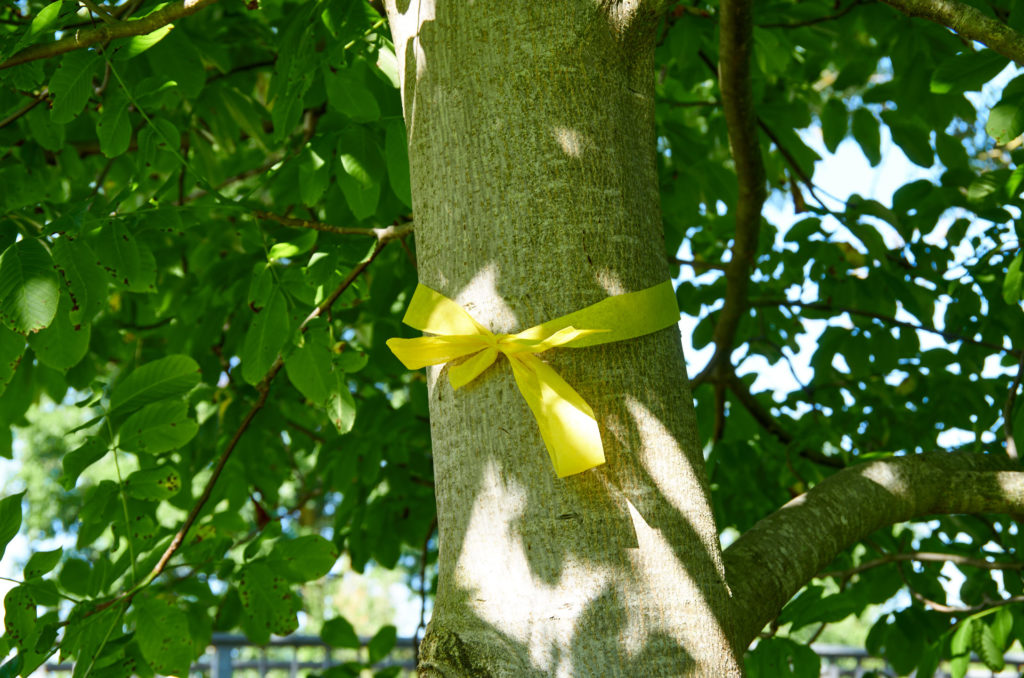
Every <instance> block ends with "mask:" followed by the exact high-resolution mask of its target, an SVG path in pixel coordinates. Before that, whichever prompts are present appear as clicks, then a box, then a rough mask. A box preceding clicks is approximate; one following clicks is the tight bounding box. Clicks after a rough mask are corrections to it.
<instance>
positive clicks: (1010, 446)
mask: <svg viewBox="0 0 1024 678" xmlns="http://www.w3.org/2000/svg"><path fill="white" fill-rule="evenodd" d="M1022 378H1024V351H1021V353H1020V361H1019V362H1018V363H1017V376H1016V377H1014V379H1013V383H1012V384H1010V392H1009V393H1008V394H1007V395H1006V404H1005V405H1003V434H1004V436H1005V438H1006V455H1007V456H1008V457H1009V458H1010V459H1017V458H1019V457H1018V454H1017V441H1016V439H1015V438H1014V437H1013V405H1014V403H1015V402H1016V400H1017V391H1018V390H1020V382H1021V379H1022Z"/></svg>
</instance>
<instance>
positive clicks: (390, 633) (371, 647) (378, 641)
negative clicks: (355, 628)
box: [366, 625, 398, 664]
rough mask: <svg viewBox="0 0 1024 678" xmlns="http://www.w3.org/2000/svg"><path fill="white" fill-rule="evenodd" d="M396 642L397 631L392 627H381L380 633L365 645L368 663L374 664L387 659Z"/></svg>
mask: <svg viewBox="0 0 1024 678" xmlns="http://www.w3.org/2000/svg"><path fill="white" fill-rule="evenodd" d="M396 640H398V631H397V630H396V629H395V627H394V626H391V625H388V626H383V627H381V629H380V631H377V633H375V634H374V636H373V638H371V639H370V642H369V643H367V644H366V649H367V651H368V654H369V663H370V664H376V663H377V662H379V661H380V660H382V659H384V658H385V657H387V656H388V654H390V653H391V650H392V649H394V647H395V641H396Z"/></svg>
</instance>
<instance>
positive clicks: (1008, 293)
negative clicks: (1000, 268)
mask: <svg viewBox="0 0 1024 678" xmlns="http://www.w3.org/2000/svg"><path fill="white" fill-rule="evenodd" d="M1021 299H1024V252H1021V253H1020V254H1018V255H1017V256H1016V257H1014V258H1013V261H1011V262H1010V266H1009V268H1007V269H1006V277H1005V278H1004V279H1003V301H1005V302H1006V303H1008V304H1010V305H1014V306H1015V305H1016V304H1017V303H1018V302H1020V300H1021Z"/></svg>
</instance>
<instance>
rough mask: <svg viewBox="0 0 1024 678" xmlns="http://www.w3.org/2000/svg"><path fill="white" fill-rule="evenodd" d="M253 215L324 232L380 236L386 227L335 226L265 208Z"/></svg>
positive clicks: (288, 225)
mask: <svg viewBox="0 0 1024 678" xmlns="http://www.w3.org/2000/svg"><path fill="white" fill-rule="evenodd" d="M253 216H255V217H256V218H257V219H266V220H267V221H276V222H277V223H279V224H281V225H282V226H287V227H289V228H308V229H311V230H314V231H323V232H324V233H336V234H338V235H368V236H372V237H374V238H378V239H379V238H380V237H381V233H383V232H384V231H385V230H386V229H381V228H354V227H350V226H335V225H333V224H326V223H324V222H322V221H313V220H310V219H297V218H295V217H285V216H281V215H280V214H274V213H273V212H265V211H263V210H254V211H253Z"/></svg>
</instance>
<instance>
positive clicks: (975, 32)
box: [882, 0, 1024, 65]
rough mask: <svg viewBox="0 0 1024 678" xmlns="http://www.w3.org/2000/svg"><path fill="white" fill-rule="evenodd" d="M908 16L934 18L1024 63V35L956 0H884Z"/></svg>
mask: <svg viewBox="0 0 1024 678" xmlns="http://www.w3.org/2000/svg"><path fill="white" fill-rule="evenodd" d="M882 2H884V3H885V4H887V5H892V6H893V7H895V8H896V9H898V10H899V11H901V12H903V13H904V14H906V15H908V16H913V17H920V18H922V19H927V20H928V21H934V22H935V23H937V24H942V25H943V26H946V27H947V28H950V29H952V30H953V31H955V32H956V34H957V35H959V36H961V37H963V38H966V39H968V40H977V41H978V42H980V43H981V44H983V45H985V46H986V47H988V48H989V49H991V50H993V51H995V52H998V53H999V54H1002V55H1003V56H1004V57H1007V58H1008V59H1013V60H1014V61H1016V62H1017V63H1018V64H1020V65H1024V35H1021V34H1020V33H1018V32H1017V31H1015V30H1013V29H1012V28H1010V27H1009V26H1007V25H1006V24H1004V23H1003V22H1001V21H999V20H997V19H993V18H992V17H990V16H988V15H986V14H984V13H982V12H981V11H980V10H978V9H976V8H974V7H972V6H970V5H968V4H966V3H963V2H958V1H957V0H882Z"/></svg>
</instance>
